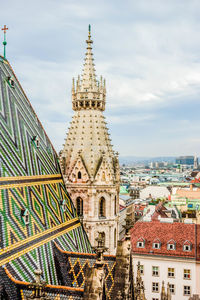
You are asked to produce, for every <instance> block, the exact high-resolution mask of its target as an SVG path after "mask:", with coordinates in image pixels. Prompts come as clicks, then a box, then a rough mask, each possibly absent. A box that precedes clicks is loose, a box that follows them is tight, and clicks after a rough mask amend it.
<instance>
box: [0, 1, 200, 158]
mask: <svg viewBox="0 0 200 300" xmlns="http://www.w3.org/2000/svg"><path fill="white" fill-rule="evenodd" d="M0 23H1V25H2V26H3V25H4V24H6V25H7V26H8V27H9V31H8V34H7V41H8V46H7V58H8V60H9V61H10V63H11V65H12V66H13V68H14V70H15V73H16V75H17V77H18V79H19V80H20V82H21V84H22V86H23V87H24V90H25V92H26V94H27V95H28V97H29V99H30V101H31V103H32V105H33V107H34V109H35V111H36V113H37V114H38V116H39V118H40V120H41V122H42V123H43V125H44V127H45V129H46V131H47V134H48V135H49V136H50V138H51V140H52V142H53V144H54V145H55V148H56V149H57V150H58V151H59V150H60V149H61V148H62V144H63V142H64V138H65V135H66V131H67V128H68V126H69V122H70V119H71V117H72V115H73V111H72V108H71V80H72V77H73V76H74V77H77V75H78V74H80V73H81V71H82V66H83V58H84V54H85V40H86V38H87V30H88V24H89V23H90V24H91V25H92V37H93V40H94V49H93V52H94V58H95V64H96V70H97V75H98V76H100V75H103V76H104V77H105V78H106V80H107V106H106V111H105V116H106V118H107V122H108V127H109V128H110V133H111V137H112V140H113V145H114V148H115V150H118V151H119V152H120V155H122V156H125V155H133V156H176V155H189V154H197V155H200V1H199V0H124V1H121V0H120V1H119V0H109V1H108V0H107V1H106V0H101V1H99V0H98V1H96V0H91V1H89V0H42V1H41V0H34V1H27V0H17V1H15V0H12V1H11V0H6V1H1V7H0ZM2 33H3V32H1V33H0V34H1V35H0V39H1V40H3V34H2ZM1 53H3V48H2V47H1Z"/></svg>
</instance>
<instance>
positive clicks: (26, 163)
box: [0, 57, 92, 285]
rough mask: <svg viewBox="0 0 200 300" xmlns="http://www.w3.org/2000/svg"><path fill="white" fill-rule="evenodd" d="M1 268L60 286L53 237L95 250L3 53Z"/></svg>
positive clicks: (73, 247) (66, 245)
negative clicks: (37, 274)
mask: <svg viewBox="0 0 200 300" xmlns="http://www.w3.org/2000/svg"><path fill="white" fill-rule="evenodd" d="M0 224H1V226H0V269H3V268H6V269H7V270H8V272H9V273H10V274H11V276H13V278H14V279H15V280H19V281H22V282H31V281H32V280H34V277H35V276H34V270H36V269H38V268H39V269H41V270H42V273H43V274H42V279H43V280H45V281H46V282H47V284H50V285H58V283H59V278H58V277H59V276H58V272H57V271H56V263H55V260H54V253H53V244H52V243H53V242H56V243H57V244H58V245H59V247H60V248H61V249H63V250H65V251H73V252H81V253H91V252H92V249H91V245H90V243H89V240H88V238H87V235H86V233H85V231H84V230H83V227H82V225H81V223H80V221H79V219H78V217H77V214H76V211H75V209H74V206H73V203H72V201H71V199H70V197H69V195H68V193H67V191H66V188H65V185H64V182H63V178H62V174H61V171H60V167H59V163H58V156H57V154H56V151H55V150H54V148H53V146H52V144H51V142H50V140H49V138H48V137H47V135H46V132H45V131H44V128H43V127H42V125H41V123H40V121H39V119H38V117H37V115H36V113H35V112H34V110H33V108H32V106H31V104H30V102H29V100H28V99H27V97H26V95H25V93H24V91H23V89H22V87H21V85H20V83H19V81H18V80H17V77H16V76H15V74H14V72H13V70H12V68H11V66H10V64H9V63H8V61H7V60H5V59H3V58H2V57H0Z"/></svg>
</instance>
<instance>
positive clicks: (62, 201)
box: [60, 200, 67, 212]
mask: <svg viewBox="0 0 200 300" xmlns="http://www.w3.org/2000/svg"><path fill="white" fill-rule="evenodd" d="M60 205H61V207H62V209H63V212H66V210H67V204H66V201H65V200H61V201H60Z"/></svg>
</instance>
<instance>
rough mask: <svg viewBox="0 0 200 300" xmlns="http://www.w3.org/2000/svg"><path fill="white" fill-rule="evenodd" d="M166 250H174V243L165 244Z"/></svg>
mask: <svg viewBox="0 0 200 300" xmlns="http://www.w3.org/2000/svg"><path fill="white" fill-rule="evenodd" d="M167 250H176V245H175V244H174V243H172V244H171V243H169V244H167Z"/></svg>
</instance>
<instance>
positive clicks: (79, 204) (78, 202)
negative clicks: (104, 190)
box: [76, 197, 83, 217]
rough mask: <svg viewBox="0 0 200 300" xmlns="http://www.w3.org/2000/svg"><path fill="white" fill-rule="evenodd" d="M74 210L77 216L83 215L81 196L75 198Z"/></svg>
mask: <svg viewBox="0 0 200 300" xmlns="http://www.w3.org/2000/svg"><path fill="white" fill-rule="evenodd" d="M76 211H77V215H78V216H79V217H82V216H83V199H82V198H81V197H78V198H77V199H76Z"/></svg>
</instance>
